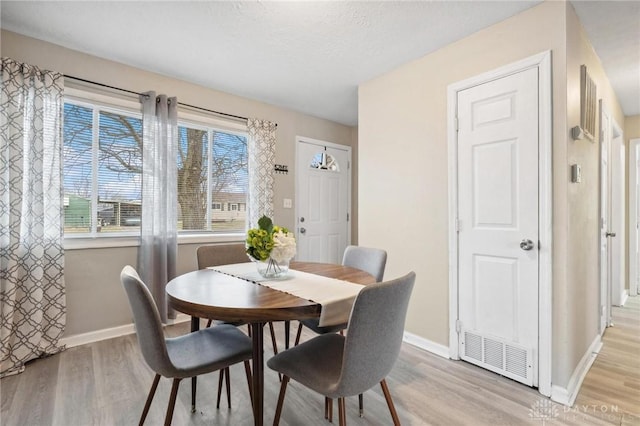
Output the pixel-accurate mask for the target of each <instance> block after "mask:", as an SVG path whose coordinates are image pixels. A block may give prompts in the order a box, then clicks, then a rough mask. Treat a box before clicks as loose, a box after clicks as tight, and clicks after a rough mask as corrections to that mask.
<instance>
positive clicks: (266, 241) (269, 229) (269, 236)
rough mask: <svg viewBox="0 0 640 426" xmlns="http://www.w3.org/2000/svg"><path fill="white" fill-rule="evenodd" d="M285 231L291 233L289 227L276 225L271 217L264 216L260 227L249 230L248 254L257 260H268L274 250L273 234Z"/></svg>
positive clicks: (259, 224)
mask: <svg viewBox="0 0 640 426" xmlns="http://www.w3.org/2000/svg"><path fill="white" fill-rule="evenodd" d="M280 232H283V233H285V234H288V233H289V230H288V229H287V228H284V227H281V226H278V225H274V224H273V221H272V220H271V218H269V217H267V216H262V217H261V218H260V220H258V228H251V229H249V230H248V231H247V241H246V244H247V254H248V255H249V256H251V257H253V258H254V259H257V260H267V259H269V256H270V255H271V250H273V247H274V242H273V235H274V234H276V233H280Z"/></svg>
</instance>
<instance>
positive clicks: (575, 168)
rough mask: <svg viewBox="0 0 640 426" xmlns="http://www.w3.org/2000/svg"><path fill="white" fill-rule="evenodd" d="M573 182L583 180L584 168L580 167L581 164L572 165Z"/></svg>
mask: <svg viewBox="0 0 640 426" xmlns="http://www.w3.org/2000/svg"><path fill="white" fill-rule="evenodd" d="M571 182H573V183H580V182H582V169H581V168H580V164H572V165H571Z"/></svg>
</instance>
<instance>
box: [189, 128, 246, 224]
mask: <svg viewBox="0 0 640 426" xmlns="http://www.w3.org/2000/svg"><path fill="white" fill-rule="evenodd" d="M179 135H180V140H179V144H178V145H179V150H178V151H179V152H178V207H179V208H178V229H179V230H183V231H213V232H244V230H245V223H246V214H244V213H243V214H238V203H241V202H242V203H246V199H247V192H248V190H247V188H248V180H249V177H248V175H249V174H248V168H247V161H248V158H247V137H246V135H245V134H242V133H236V132H231V131H222V130H218V129H215V128H211V127H206V126H199V125H197V124H194V123H181V125H180V126H179ZM206 206H211V209H207V208H206ZM232 206H235V208H233V207H232Z"/></svg>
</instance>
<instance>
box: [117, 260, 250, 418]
mask: <svg viewBox="0 0 640 426" xmlns="http://www.w3.org/2000/svg"><path fill="white" fill-rule="evenodd" d="M120 280H121V281H122V286H123V287H124V289H125V292H126V293H127V297H128V299H129V304H130V305H131V310H132V311H133V321H134V323H135V327H136V334H137V336H138V343H139V344H140V350H141V351H142V355H143V357H144V359H145V361H146V362H147V364H148V365H149V367H150V368H151V369H152V370H153V371H155V373H156V375H155V378H154V380H153V384H152V385H151V390H149V396H148V397H147V402H146V403H145V405H144V410H143V411H142V416H141V417H140V424H141V425H142V424H143V423H144V420H145V419H146V417H147V414H148V413H149V408H150V406H151V401H153V396H154V395H155V393H156V389H157V387H158V383H159V382H160V376H164V377H169V378H172V379H173V385H172V387H171V396H170V397H169V405H168V406H167V414H166V416H165V425H170V424H171V419H172V418H173V408H174V406H175V403H176V396H177V394H178V385H179V384H180V380H182V379H184V378H188V377H195V376H198V375H200V374H205V373H210V372H212V371H216V370H220V369H223V368H228V367H229V366H230V365H233V364H236V363H238V362H242V361H244V366H245V372H246V374H247V383H248V384H249V394H250V395H251V367H250V365H249V360H250V359H251V354H252V345H251V339H249V338H248V337H247V336H246V335H245V334H244V333H242V332H241V331H240V330H238V329H237V328H236V327H234V326H231V325H222V326H220V327H213V328H207V329H205V330H200V331H197V332H195V333H189V334H186V335H184V336H179V337H174V338H165V337H164V332H163V330H162V323H161V322H160V315H159V314H158V309H157V307H156V304H155V302H154V301H153V297H152V296H151V293H150V292H149V289H147V286H146V285H145V284H144V283H143V282H142V281H141V280H140V277H139V276H138V274H137V272H136V271H135V269H133V268H132V267H131V266H125V267H124V269H123V270H122V272H121V273H120ZM193 396H194V398H193V400H194V401H195V395H193ZM193 408H195V407H193Z"/></svg>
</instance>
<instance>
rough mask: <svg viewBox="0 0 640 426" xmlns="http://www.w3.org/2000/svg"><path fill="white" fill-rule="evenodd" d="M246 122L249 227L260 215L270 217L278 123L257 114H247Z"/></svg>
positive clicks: (252, 225) (254, 223)
mask: <svg viewBox="0 0 640 426" xmlns="http://www.w3.org/2000/svg"><path fill="white" fill-rule="evenodd" d="M247 126H248V128H249V140H248V145H249V146H248V147H247V152H248V156H249V197H248V200H247V206H248V210H249V212H248V218H249V223H248V227H249V228H255V227H257V226H258V220H259V219H260V218H261V217H262V216H263V215H266V216H269V217H270V218H273V181H274V179H273V166H274V164H275V159H276V129H277V127H278V126H277V124H276V123H272V122H271V121H267V120H260V119H257V118H250V119H249V120H248V121H247Z"/></svg>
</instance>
